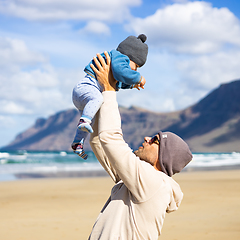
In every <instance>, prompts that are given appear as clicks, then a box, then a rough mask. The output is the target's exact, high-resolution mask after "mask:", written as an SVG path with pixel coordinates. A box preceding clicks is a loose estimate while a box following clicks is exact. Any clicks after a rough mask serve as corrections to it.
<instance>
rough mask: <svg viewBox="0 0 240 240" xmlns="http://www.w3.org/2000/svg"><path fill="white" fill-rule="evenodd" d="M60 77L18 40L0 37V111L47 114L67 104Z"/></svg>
mask: <svg viewBox="0 0 240 240" xmlns="http://www.w3.org/2000/svg"><path fill="white" fill-rule="evenodd" d="M60 86H61V84H60V82H59V76H58V74H57V72H56V71H55V70H54V68H53V67H52V66H51V65H50V64H49V63H48V62H47V60H46V59H45V58H44V57H43V56H42V55H41V54H39V53H35V52H33V51H31V50H30V49H28V48H27V46H26V44H25V43H24V42H23V41H21V40H18V39H10V38H0V96H1V97H0V113H1V114H28V115H29V114H35V115H38V114H41V115H45V116H46V115H47V114H48V113H53V112H55V111H56V110H60V109H61V110H62V109H64V107H66V106H69V102H70V101H65V100H66V97H65V96H63V93H62V92H61V89H60Z"/></svg>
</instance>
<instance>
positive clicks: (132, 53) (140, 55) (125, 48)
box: [117, 34, 148, 67]
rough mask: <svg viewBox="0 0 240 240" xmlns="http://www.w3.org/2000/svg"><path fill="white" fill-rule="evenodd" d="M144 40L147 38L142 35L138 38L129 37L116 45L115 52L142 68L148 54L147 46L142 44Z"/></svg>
mask: <svg viewBox="0 0 240 240" xmlns="http://www.w3.org/2000/svg"><path fill="white" fill-rule="evenodd" d="M146 40H147V36H146V35H144V34H140V35H139V36H138V37H134V36H129V37H127V38H126V39H125V40H123V41H122V42H121V43H120V44H119V45H118V47H117V51H119V52H120V53H122V54H124V55H127V56H128V57H129V59H130V60H132V61H133V62H135V63H136V64H137V65H138V66H139V67H142V66H143V65H144V64H145V62H146V60H147V54H148V45H147V44H146V43H144V42H145V41H146Z"/></svg>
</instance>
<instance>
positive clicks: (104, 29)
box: [80, 21, 111, 36]
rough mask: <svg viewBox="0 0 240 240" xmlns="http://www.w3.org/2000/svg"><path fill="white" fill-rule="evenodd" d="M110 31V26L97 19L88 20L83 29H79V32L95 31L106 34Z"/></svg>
mask: <svg viewBox="0 0 240 240" xmlns="http://www.w3.org/2000/svg"><path fill="white" fill-rule="evenodd" d="M110 32H111V31H110V28H109V27H108V26H107V25H106V24H104V23H102V22H98V21H90V22H88V23H87V25H86V26H85V27H84V28H83V29H81V30H80V33H95V34H99V35H102V34H103V35H107V36H109V35H110Z"/></svg>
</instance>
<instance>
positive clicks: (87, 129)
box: [78, 119, 93, 133]
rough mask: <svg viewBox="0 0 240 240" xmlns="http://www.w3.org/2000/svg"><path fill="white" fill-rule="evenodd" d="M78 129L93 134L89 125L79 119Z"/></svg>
mask: <svg viewBox="0 0 240 240" xmlns="http://www.w3.org/2000/svg"><path fill="white" fill-rule="evenodd" d="M78 129H80V130H82V131H84V132H88V133H93V129H92V127H91V125H90V123H88V122H86V121H85V120H84V119H80V121H79V123H78Z"/></svg>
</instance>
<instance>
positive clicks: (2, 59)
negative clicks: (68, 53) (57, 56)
mask: <svg viewBox="0 0 240 240" xmlns="http://www.w3.org/2000/svg"><path fill="white" fill-rule="evenodd" d="M45 61H46V59H45V58H44V56H42V55H41V54H39V53H35V52H33V51H30V50H29V49H28V48H27V46H26V44H25V43H24V42H23V41H21V40H19V39H11V38H6V37H0V70H1V73H2V72H3V71H4V72H5V71H16V70H18V69H19V68H21V67H26V66H34V64H36V63H44V62H45Z"/></svg>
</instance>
